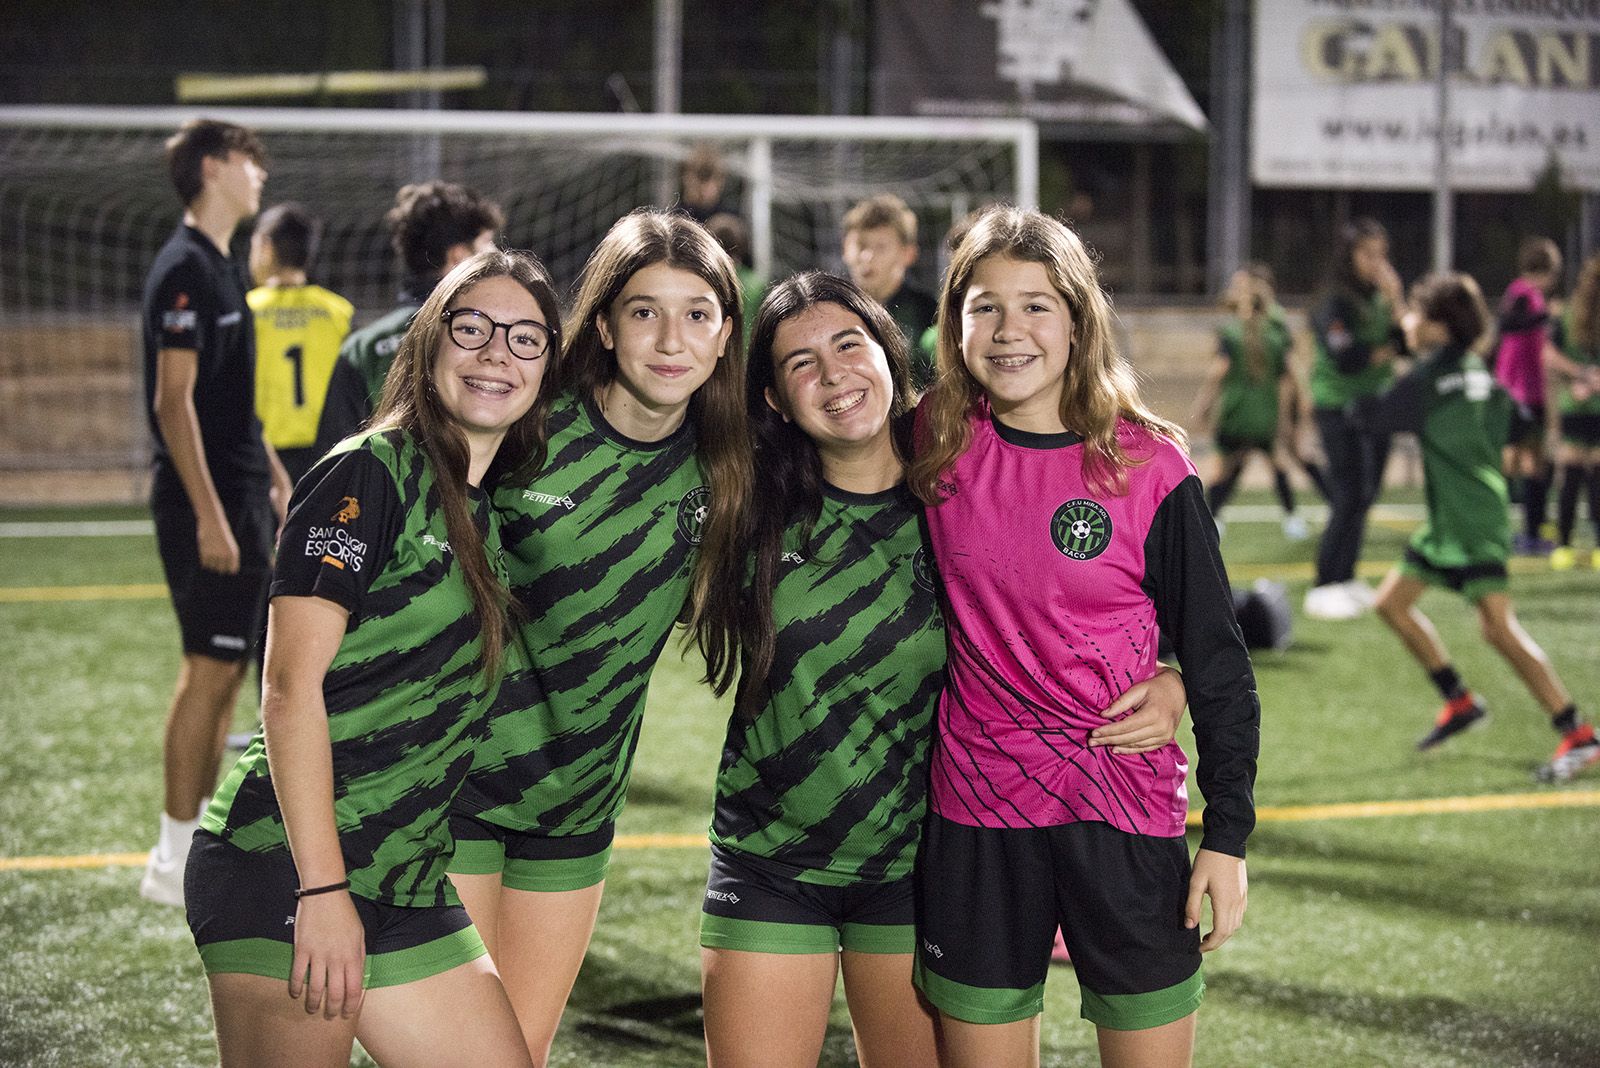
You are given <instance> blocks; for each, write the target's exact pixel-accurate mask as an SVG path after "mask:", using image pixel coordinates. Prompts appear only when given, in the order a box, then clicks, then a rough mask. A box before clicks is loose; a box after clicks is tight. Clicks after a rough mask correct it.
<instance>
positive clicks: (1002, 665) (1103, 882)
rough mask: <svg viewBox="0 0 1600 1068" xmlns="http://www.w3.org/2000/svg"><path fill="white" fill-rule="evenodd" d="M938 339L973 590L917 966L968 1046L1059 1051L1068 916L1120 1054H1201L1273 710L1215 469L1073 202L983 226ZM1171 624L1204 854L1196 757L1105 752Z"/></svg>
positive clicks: (964, 1050)
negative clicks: (1189, 436) (1263, 690)
mask: <svg viewBox="0 0 1600 1068" xmlns="http://www.w3.org/2000/svg"><path fill="white" fill-rule="evenodd" d="M938 358H939V369H938V378H937V381H936V384H935V386H934V388H933V389H932V391H931V392H930V393H929V395H928V396H927V398H925V399H924V401H923V404H922V406H921V408H920V409H919V412H918V447H919V451H918V455H917V457H916V459H915V461H914V463H913V465H912V468H911V471H910V475H909V481H910V484H911V486H912V488H913V489H914V490H915V491H916V492H917V494H918V495H919V496H920V497H921V498H922V499H923V500H924V501H925V502H926V503H927V505H928V511H927V514H928V528H929V532H930V536H931V540H932V543H933V548H934V552H935V556H936V558H937V561H938V565H939V571H940V574H941V576H942V579H943V583H944V589H945V593H946V596H947V602H948V603H947V606H946V620H947V626H948V628H949V669H948V670H949V677H948V682H947V684H946V687H945V690H944V693H943V695H942V696H941V699H940V703H939V709H938V732H937V745H936V747H935V752H934V755H933V759H932V770H931V780H930V788H931V792H930V808H931V810H932V811H931V813H930V817H929V825H928V830H927V835H926V838H925V840H924V847H923V853H922V856H921V859H920V861H919V875H920V877H921V879H922V895H921V909H920V911H919V920H918V957H917V963H916V974H917V981H918V985H919V986H920V987H921V989H922V990H923V992H924V993H925V994H926V995H927V996H928V998H929V1000H930V1001H932V1002H933V1004H934V1005H935V1006H936V1007H937V1008H938V1009H939V1010H940V1014H941V1027H942V1031H943V1038H944V1042H945V1050H944V1053H945V1061H944V1063H945V1065H946V1068H952V1066H954V1068H965V1066H978V1065H983V1066H985V1068H992V1066H996V1065H1036V1064H1038V1057H1039V1049H1038V1041H1039V1038H1038V1036H1039V1013H1040V1011H1041V1008H1042V1006H1043V984H1044V977H1045V973H1046V971H1047V967H1048V964H1047V962H1048V958H1049V955H1050V948H1051V941H1052V935H1053V934H1054V932H1055V930H1056V927H1057V925H1058V924H1059V925H1060V927H1061V928H1062V931H1063V933H1064V934H1065V937H1066V942H1067V945H1068V947H1069V948H1070V949H1071V952H1072V959H1073V962H1074V964H1075V966H1076V967H1077V971H1078V978H1079V983H1080V986H1081V988H1082V991H1083V1006H1082V1012H1083V1015H1084V1017H1085V1018H1086V1019H1089V1020H1090V1021H1092V1022H1093V1023H1095V1024H1096V1025H1097V1027H1098V1029H1099V1044H1100V1054H1101V1061H1102V1063H1103V1064H1105V1065H1110V1066H1125V1065H1135V1064H1162V1065H1184V1064H1188V1063H1189V1060H1190V1057H1191V1054H1192V1050H1193V1044H1194V1012H1195V1010H1196V1008H1197V1007H1198V1005H1199V1002H1200V999H1201V995H1202V992H1203V989H1204V984H1203V982H1202V981H1201V977H1200V955H1201V953H1202V952H1203V951H1207V950H1211V949H1214V948H1216V947H1217V946H1219V945H1221V944H1222V943H1223V942H1224V941H1226V940H1227V938H1228V937H1229V936H1230V935H1231V934H1232V933H1233V931H1234V930H1235V929H1237V927H1238V926H1239V923H1240V921H1241V919H1242V917H1243V913H1244V907H1245V887H1246V881H1245V865H1244V845H1245V839H1246V837H1247V836H1248V835H1249V833H1250V830H1251V828H1252V827H1253V825H1254V819H1255V817H1254V802H1253V799H1252V787H1253V783H1254V779H1255V759H1256V751H1257V744H1258V734H1259V726H1260V709H1259V706H1258V704H1257V700H1256V694H1255V682H1254V677H1253V675H1252V672H1251V668H1250V660H1249V657H1248V654H1247V653H1246V651H1245V645H1244V641H1243V639H1242V637H1241V635H1240V633H1239V629H1238V626H1237V624H1236V623H1235V621H1234V617H1233V607H1232V598H1231V595H1230V592H1229V588H1228V583H1227V576H1226V575H1225V573H1224V571H1223V567H1222V560H1221V557H1220V555H1219V553H1218V549H1217V538H1216V528H1215V527H1214V526H1213V524H1212V522H1211V519H1210V516H1209V513H1208V511H1207V509H1206V506H1205V500H1204V494H1203V492H1202V489H1201V485H1200V481H1199V479H1198V478H1197V477H1196V474H1195V470H1194V466H1193V465H1192V464H1191V463H1190V462H1189V458H1188V456H1187V455H1186V454H1185V453H1184V451H1183V446H1182V441H1183V435H1182V432H1181V431H1180V430H1179V429H1178V428H1177V427H1175V426H1173V425H1171V424H1170V423H1167V422H1165V421H1164V420H1162V419H1160V418H1158V417H1156V416H1155V415H1153V414H1152V413H1151V412H1150V411H1149V410H1148V409H1147V408H1145V406H1144V405H1143V403H1142V402H1141V401H1140V399H1139V396H1138V390H1137V388H1136V386H1135V384H1134V380H1133V375H1132V370H1131V368H1130V367H1129V365H1128V364H1127V362H1126V361H1125V360H1124V359H1123V358H1122V356H1120V355H1119V354H1118V353H1117V352H1116V350H1115V347H1114V344H1113V341H1112V334H1111V310H1110V306H1109V304H1108V302H1107V300H1106V297H1105V294H1104V293H1103V292H1102V291H1101V289H1100V285H1099V280H1098V278H1097V277H1096V274H1095V270H1094V266H1093V262H1092V260H1091V259H1090V256H1089V254H1088V252H1087V251H1086V250H1085V248H1084V246H1083V244H1082V242H1081V241H1080V240H1079V239H1078V237H1077V236H1076V235H1075V234H1074V233H1072V231H1071V230H1069V229H1068V228H1067V227H1066V226H1064V225H1062V224H1061V223H1059V222H1057V221H1055V220H1054V219H1050V218H1048V217H1046V216H1044V215H1041V214H1039V213H1037V212H1032V211H1023V210H1019V209H1016V208H1010V207H995V208H990V209H988V210H987V211H985V212H984V213H983V215H981V216H980V217H979V218H978V220H977V221H976V222H975V223H974V224H973V226H972V228H971V230H970V231H969V232H968V234H967V235H966V237H965V238H964V239H963V240H962V242H961V245H960V246H959V248H957V250H956V252H955V255H954V258H953V260H952V262H951V265H950V269H949V271H948V273H947V275H946V278H945V285H944V292H943V294H942V296H941V300H940V309H939V353H938ZM1163 633H1165V634H1166V635H1167V636H1168V637H1169V638H1170V639H1171V640H1172V643H1173V646H1174V648H1175V650H1176V652H1177V654H1178V658H1179V661H1180V663H1181V665H1182V666H1183V667H1184V669H1185V678H1186V681H1187V688H1188V691H1189V695H1190V706H1191V708H1190V710H1191V714H1192V716H1193V721H1194V733H1195V738H1196V742H1197V744H1198V747H1199V751H1200V752H1199V755H1200V763H1199V766H1198V769H1197V779H1198V782H1199V785H1200V787H1201V789H1202V791H1203V792H1204V794H1205V796H1206V800H1207V802H1208V804H1207V807H1206V810H1205V820H1204V823H1205V834H1204V837H1203V840H1202V841H1201V844H1200V850H1199V853H1198V854H1197V855H1196V856H1195V858H1194V862H1193V865H1192V870H1191V864H1190V859H1189V853H1188V848H1187V845H1186V843H1185V841H1184V837H1183V836H1184V823H1185V817H1186V816H1187V810H1188V802H1187V793H1186V791H1185V788H1184V780H1185V777H1186V776H1187V774H1188V759H1187V757H1186V756H1185V755H1184V753H1183V751H1182V749H1180V748H1179V747H1178V745H1177V744H1176V743H1169V744H1168V745H1165V746H1163V747H1161V748H1159V749H1156V750H1154V751H1152V752H1147V753H1139V754H1117V753H1112V752H1110V751H1108V750H1106V749H1104V748H1094V747H1090V746H1089V744H1088V734H1089V731H1090V730H1092V729H1093V727H1094V725H1095V717H1094V716H1093V715H1092V711H1093V710H1094V709H1097V708H1102V707H1104V706H1105V705H1106V704H1107V703H1108V702H1109V700H1110V699H1111V698H1114V697H1115V696H1116V695H1117V694H1118V693H1120V692H1122V691H1123V690H1125V689H1126V688H1127V687H1129V686H1131V685H1133V684H1135V683H1137V682H1140V681H1142V680H1144V679H1147V678H1149V677H1150V675H1151V674H1153V673H1154V672H1155V671H1156V670H1157V669H1158V664H1157V662H1156V649H1157V645H1158V643H1159V639H1160V637H1161V635H1162V634H1163ZM1205 897H1209V898H1210V899H1211V906H1212V917H1213V926H1212V929H1211V931H1210V932H1209V933H1208V934H1207V935H1205V937H1204V939H1203V940H1202V938H1201V935H1200V922H1201V905H1202V898H1205Z"/></svg>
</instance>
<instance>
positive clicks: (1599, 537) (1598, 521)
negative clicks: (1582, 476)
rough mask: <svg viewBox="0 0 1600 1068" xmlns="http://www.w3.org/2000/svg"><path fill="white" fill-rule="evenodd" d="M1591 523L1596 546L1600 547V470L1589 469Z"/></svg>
mask: <svg viewBox="0 0 1600 1068" xmlns="http://www.w3.org/2000/svg"><path fill="white" fill-rule="evenodd" d="M1589 522H1591V523H1593V524H1594V540H1595V545H1596V546H1600V468H1594V467H1591V468H1589Z"/></svg>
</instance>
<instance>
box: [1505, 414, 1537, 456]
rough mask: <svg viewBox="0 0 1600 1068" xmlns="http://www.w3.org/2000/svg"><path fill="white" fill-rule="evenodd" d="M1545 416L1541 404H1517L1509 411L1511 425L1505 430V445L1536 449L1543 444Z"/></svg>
mask: <svg viewBox="0 0 1600 1068" xmlns="http://www.w3.org/2000/svg"><path fill="white" fill-rule="evenodd" d="M1544 429H1545V414H1544V405H1542V404H1518V405H1516V406H1514V407H1513V408H1512V409H1511V425H1510V426H1509V427H1508V428H1507V429H1506V444H1507V445H1516V446H1519V447H1522V448H1538V447H1539V446H1540V445H1541V444H1542V443H1543V442H1544Z"/></svg>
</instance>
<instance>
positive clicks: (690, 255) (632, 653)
mask: <svg viewBox="0 0 1600 1068" xmlns="http://www.w3.org/2000/svg"><path fill="white" fill-rule="evenodd" d="M741 306H742V305H741V301H740V295H739V283H738V280H737V275H736V273H735V269H734V264H733V261H732V259H730V258H729V256H728V254H727V253H726V252H724V251H723V249H722V248H721V246H719V245H718V244H717V243H716V241H715V240H714V239H713V238H712V237H711V235H710V234H709V233H707V232H706V230H705V228H704V227H702V226H700V224H698V223H696V222H695V221H694V220H693V219H690V218H688V217H687V216H683V215H677V214H669V213H666V212H659V211H651V210H640V211H635V212H633V213H631V214H629V215H627V216H624V217H623V218H622V219H620V220H618V221H617V223H616V224H615V225H614V226H613V227H612V228H611V230H610V231H609V232H608V233H607V234H606V236H605V237H604V238H603V239H602V240H601V242H600V244H599V246H598V247H597V248H596V249H595V251H594V254H593V255H592V256H591V257H590V258H589V261H588V263H587V264H585V266H584V269H583V272H582V274H581V275H580V277H579V279H578V285H577V296H576V299H575V301H574V306H573V310H572V312H571V314H570V316H569V318H568V332H567V333H568V336H567V343H566V346H565V349H564V350H563V353H562V369H561V375H560V381H559V382H558V386H559V389H558V391H557V396H556V398H555V400H554V403H553V406H552V410H551V416H550V424H549V426H550V456H549V460H548V462H547V464H546V465H545V467H544V469H542V470H541V471H540V472H539V473H538V475H537V476H535V477H534V478H532V479H531V480H526V481H523V482H521V483H516V484H511V483H503V484H501V485H500V486H499V487H497V490H496V493H495V510H496V513H497V515H498V517H499V518H500V520H501V522H502V524H503V530H504V540H505V546H506V566H507V569H508V571H509V573H510V577H511V586H512V590H513V593H514V595H515V597H516V599H517V602H518V605H519V607H520V608H521V609H522V610H523V621H522V623H521V624H520V626H519V631H520V637H521V639H522V640H521V642H519V643H516V645H517V648H515V649H514V650H513V651H512V656H511V659H510V662H509V663H508V669H507V674H506V680H505V682H504V684H503V685H502V686H501V689H500V694H499V696H498V698H497V700H496V702H495V705H494V708H493V711H492V712H491V714H490V723H489V729H488V732H487V736H486V737H485V738H484V740H483V741H482V742H481V743H480V744H479V745H478V747H477V751H476V752H475V754H474V759H473V764H472V769H471V772H470V773H469V775H468V778H467V784H466V786H465V787H464V788H463V790H462V792H461V794H460V796H459V797H458V798H457V799H456V804H455V806H454V808H453V810H452V815H451V827H452V831H453V833H454V836H455V840H456V853H455V856H454V857H453V858H452V860H451V863H450V868H449V870H450V875H451V878H452V879H453V880H454V882H455V885H456V887H457V889H458V891H459V893H460V894H461V898H462V900H463V902H464V903H465V904H466V907H467V910H468V912H469V913H470V914H471V915H472V918H473V921H474V923H475V924H476V925H477V927H478V929H479V930H480V931H481V933H482V934H483V939H484V941H485V943H487V945H488V947H489V952H490V954H491V955H492V956H493V957H494V960H495V963H496V965H497V966H498V967H499V970H500V975H501V978H502V980H503V981H504V983H505V987H506V991H507V993H508V994H509V995H510V997H511V1002H512V1005H513V1006H514V1007H515V1009H516V1012H517V1018H518V1021H519V1022H520V1023H521V1025H522V1029H523V1034H524V1037H525V1038H526V1040H527V1042H528V1047H529V1049H531V1050H532V1051H533V1055H534V1058H535V1061H536V1062H538V1063H541V1064H542V1063H544V1060H545V1058H546V1057H547V1056H548V1052H549V1048H550V1043H551V1040H552V1038H553V1037H554V1035H555V1032H556V1028H557V1026H558V1024H559V1023H560V1020H561V1015H562V1012H563V1010H564V1009H565V1006H566V1002H567V997H568V995H569V993H570V992H571V990H572V984H573V982H574V981H575V980H576V978H577V974H578V969H579V966H580V965H581V964H582V962H583V958H584V953H585V951H586V949H587V948H588V944H589V939H590V936H591V935H592V933H593V931H594V924H595V918H596V916H597V914H598V911H599V907H600V898H601V895H602V892H603V890H604V886H605V875H606V870H607V864H608V861H609V858H610V852H611V841H612V836H613V833H614V827H615V821H616V818H617V814H618V813H619V812H620V811H621V808H622V805H623V800H624V797H625V796H626V792H627V787H628V781H629V775H630V773H631V770H632V763H633V754H634V749H635V745H636V743H637V739H638V736H639V729H640V721H641V717H642V714H643V711H644V700H645V690H646V687H647V685H648V683H649V679H650V671H651V668H652V667H653V665H654V664H655V662H656V659H657V657H658V656H659V654H660V653H661V650H662V647H663V646H664V645H665V644H666V641H667V637H668V635H669V634H670V633H671V631H672V628H673V625H674V624H675V623H676V621H677V620H679V619H680V618H683V617H684V616H686V615H687V616H688V617H689V619H690V622H691V626H692V625H693V624H694V622H695V619H696V618H697V614H698V613H699V612H700V608H699V606H700V605H702V604H703V602H704V598H705V592H704V591H705V590H706V589H707V588H708V587H709V582H710V576H709V574H708V570H707V564H706V562H705V560H701V561H699V562H696V559H695V554H696V550H697V547H699V548H700V549H702V550H703V551H705V552H706V553H708V554H709V558H710V559H711V560H720V559H722V558H723V557H724V556H726V554H727V553H728V552H729V548H728V547H729V546H730V545H732V544H733V542H734V539H735V538H736V536H737V534H738V532H739V531H740V530H742V528H743V518H742V516H743V509H744V508H746V507H747V502H748V500H749V498H750V495H751V489H750V487H751V482H750V479H751V474H750V470H751V468H750V446H749V441H748V437H747V434H746V430H745V413H744V346H743V316H742V313H741ZM702 633H703V634H707V635H708V637H707V639H706V640H703V641H702V643H701V644H702V649H703V650H704V651H705V652H706V659H707V662H708V664H709V665H710V667H711V671H712V673H713V675H716V674H718V673H719V672H720V673H721V674H723V675H726V674H729V673H731V670H732V668H731V664H730V663H729V658H728V656H727V653H726V646H725V645H719V644H717V643H718V641H719V640H720V638H719V635H718V634H714V633H709V632H706V631H704V630H702Z"/></svg>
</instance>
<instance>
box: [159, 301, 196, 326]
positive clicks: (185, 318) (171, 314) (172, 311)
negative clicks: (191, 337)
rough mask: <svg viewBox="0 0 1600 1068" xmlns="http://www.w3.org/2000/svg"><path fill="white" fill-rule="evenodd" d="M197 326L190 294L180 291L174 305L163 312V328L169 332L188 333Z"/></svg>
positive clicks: (173, 302)
mask: <svg viewBox="0 0 1600 1068" xmlns="http://www.w3.org/2000/svg"><path fill="white" fill-rule="evenodd" d="M194 327H195V315H194V309H193V308H191V307H189V294H187V293H179V294H178V295H177V296H176V297H174V298H173V300H172V307H171V308H169V309H167V310H166V311H164V312H162V313H161V329H163V330H165V331H166V332H167V333H169V334H187V333H189V332H190V331H192V330H193V329H194Z"/></svg>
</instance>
